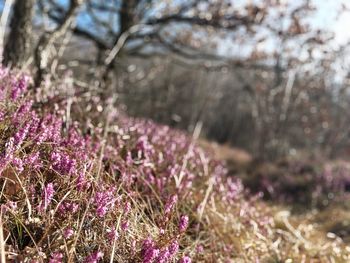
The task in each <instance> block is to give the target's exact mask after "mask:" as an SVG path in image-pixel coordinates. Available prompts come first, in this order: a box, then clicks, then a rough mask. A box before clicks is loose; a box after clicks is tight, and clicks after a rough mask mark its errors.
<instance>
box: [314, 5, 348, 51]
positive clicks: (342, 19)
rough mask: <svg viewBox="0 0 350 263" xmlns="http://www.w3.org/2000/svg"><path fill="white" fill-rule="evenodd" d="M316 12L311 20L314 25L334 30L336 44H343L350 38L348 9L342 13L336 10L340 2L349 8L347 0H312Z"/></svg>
mask: <svg viewBox="0 0 350 263" xmlns="http://www.w3.org/2000/svg"><path fill="white" fill-rule="evenodd" d="M313 3H314V5H315V6H316V7H317V8H318V12H317V14H316V16H315V19H314V21H313V23H314V25H315V26H316V27H320V28H323V29H328V30H331V31H334V33H335V40H336V42H337V43H338V44H345V43H346V42H347V41H349V40H350V9H349V11H346V12H345V13H343V14H342V15H339V13H338V10H339V8H340V6H341V4H345V5H346V6H347V7H349V8H350V1H349V0H313Z"/></svg>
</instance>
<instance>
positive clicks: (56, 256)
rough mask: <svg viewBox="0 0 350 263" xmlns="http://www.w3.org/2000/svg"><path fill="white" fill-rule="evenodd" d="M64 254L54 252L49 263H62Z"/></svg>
mask: <svg viewBox="0 0 350 263" xmlns="http://www.w3.org/2000/svg"><path fill="white" fill-rule="evenodd" d="M62 259H63V254H62V253H61V252H54V253H53V254H51V257H50V260H49V263H62Z"/></svg>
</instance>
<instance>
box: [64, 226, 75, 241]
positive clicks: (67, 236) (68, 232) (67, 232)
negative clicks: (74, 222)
mask: <svg viewBox="0 0 350 263" xmlns="http://www.w3.org/2000/svg"><path fill="white" fill-rule="evenodd" d="M73 234H74V230H73V229H71V228H70V227H68V228H66V229H65V230H64V231H63V236H64V238H65V239H70V238H71V237H72V236H73Z"/></svg>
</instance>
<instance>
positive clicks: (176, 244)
mask: <svg viewBox="0 0 350 263" xmlns="http://www.w3.org/2000/svg"><path fill="white" fill-rule="evenodd" d="M178 250H179V242H178V241H177V240H174V241H173V242H171V244H170V246H169V253H170V256H171V257H172V256H175V254H176V253H177V251H178Z"/></svg>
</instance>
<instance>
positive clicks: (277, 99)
mask: <svg viewBox="0 0 350 263" xmlns="http://www.w3.org/2000/svg"><path fill="white" fill-rule="evenodd" d="M326 2H327V1H323V0H314V1H311V0H298V1H284V0H256V1H255V0H251V1H243V0H240V1H231V0H195V1H188V0H187V1H183V0H172V1H171V0H167V1H165V0H164V1H154V0H129V1H125V0H124V1H123V0H70V1H68V0H38V1H35V0H28V1H11V0H8V1H1V7H2V9H3V11H4V12H3V15H2V18H1V19H2V20H1V22H2V35H3V36H2V39H4V35H6V34H8V41H7V43H6V44H5V45H4V50H5V52H4V54H5V56H4V63H5V64H7V65H12V66H17V67H21V68H25V69H28V70H33V71H34V72H36V78H35V84H34V86H35V88H33V89H34V90H35V89H36V88H37V87H39V86H47V87H50V85H49V84H48V83H51V82H62V83H64V85H62V89H61V90H52V91H50V92H48V91H47V90H46V91H45V94H50V96H51V97H55V98H57V100H59V97H62V96H64V97H71V98H75V96H76V95H79V96H78V97H84V94H85V95H86V94H91V93H94V94H96V100H99V103H100V107H101V109H100V110H101V111H103V109H104V108H105V104H106V102H107V101H108V98H112V99H113V103H116V104H118V105H119V107H120V108H125V109H126V110H127V112H128V114H130V115H134V116H141V117H147V118H152V119H154V120H155V121H157V122H160V123H165V124H168V125H171V126H173V127H177V128H181V129H184V130H188V131H190V132H193V130H194V128H195V127H196V126H198V125H200V126H201V127H202V131H201V135H203V136H205V137H207V138H209V139H210V140H214V141H217V142H219V143H225V144H228V145H231V146H235V147H239V148H242V149H245V150H246V151H248V152H250V153H251V154H252V155H253V156H254V157H256V158H257V159H263V160H273V159H274V158H276V157H281V156H286V155H297V154H307V155H310V154H311V155H314V156H323V157H327V158H334V157H339V156H342V157H346V156H347V155H348V153H349V151H350V148H349V147H350V144H349V142H350V140H349V139H350V137H349V125H348V123H349V120H350V113H349V110H348V109H349V103H350V93H349V90H348V87H349V85H348V84H349V72H348V62H347V61H348V60H347V56H348V43H347V41H346V36H342V35H343V34H346V33H344V31H341V33H339V32H338V33H337V32H335V31H336V29H337V28H335V27H332V24H334V25H338V26H339V24H340V22H339V20H341V19H342V17H344V16H348V12H349V11H348V9H347V6H346V5H345V2H344V3H343V2H342V1H332V3H331V4H328V6H327V4H326ZM11 7H13V15H12V16H11V14H10V13H9V12H8V11H9V10H10V8H11ZM322 8H323V9H322ZM11 17H12V19H11ZM322 21H323V23H322ZM345 21H346V20H345ZM6 24H8V26H9V28H11V29H12V30H5V29H9V28H7V27H6ZM345 26H346V25H344V28H345ZM338 31H339V30H338ZM7 32H9V33H7ZM339 35H340V36H339ZM339 37H340V38H341V40H342V41H339ZM67 83H72V85H70V86H69V85H66V84H67ZM67 87H71V88H70V89H69V88H67ZM73 87H74V88H73ZM36 90H39V89H36ZM46 96H47V95H46ZM109 103H110V102H109ZM85 110H86V111H89V107H88V106H87V108H86V109H85Z"/></svg>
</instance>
